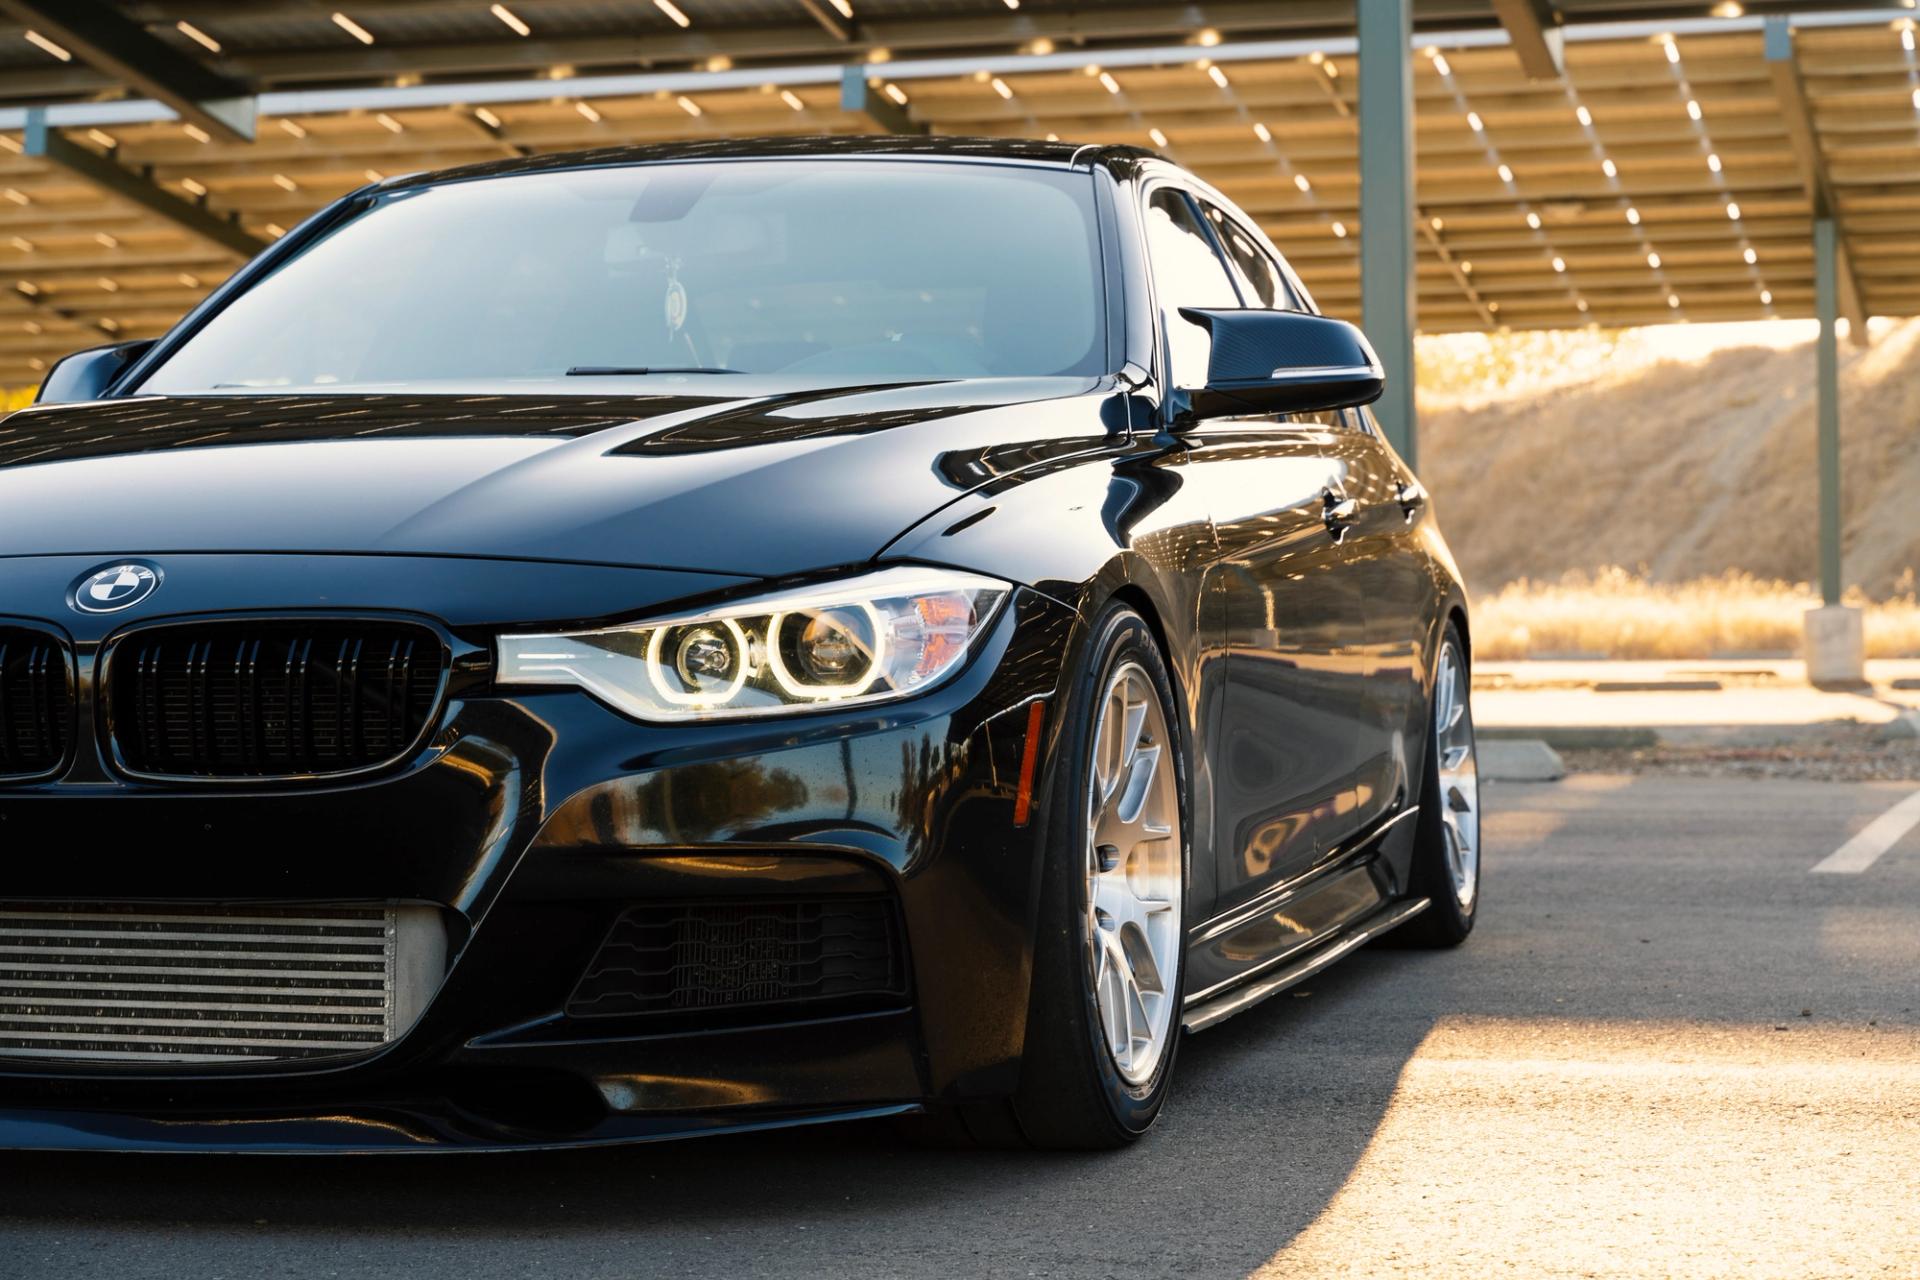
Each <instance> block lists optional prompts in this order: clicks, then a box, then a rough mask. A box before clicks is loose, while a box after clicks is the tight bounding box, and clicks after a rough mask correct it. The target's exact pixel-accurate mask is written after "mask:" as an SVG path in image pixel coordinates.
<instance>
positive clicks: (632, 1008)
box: [567, 898, 906, 1017]
mask: <svg viewBox="0 0 1920 1280" xmlns="http://www.w3.org/2000/svg"><path fill="white" fill-rule="evenodd" d="M905 994H906V975H905V967H904V964H903V961H902V955H901V948H900V944H899V930H898V926H897V924H896V922H895V913H894V908H893V903H892V901H891V900H889V899H886V898H829V899H819V900H780V899H775V900H753V901H736V902H692V903H688V902H674V903H654V904H648V905H646V906H640V907H634V908H633V909H631V910H629V911H628V912H627V913H626V914H624V915H622V916H621V917H620V919H619V920H618V921H616V922H615V923H614V926H613V929H612V930H611V931H610V932H609V933H608V935H607V938H606V941H605V942H603V943H602V944H601V946H600V950H599V952H598V953H597V954H596V955H595V956H594V958H593V962H592V963H591V964H590V965H589V966H588V967H587V971H586V973H584V974H583V975H582V976H581V978H580V982H579V984H578V985H577V986H576V987H575V989H574V992H573V996H572V998H571V999H570V1000H568V1002H567V1013H568V1014H569V1015H571V1016H573V1017H607V1016H616V1015H631V1014H641V1013H668V1012H675V1011H690V1010H724V1009H737V1008H746V1007H750V1006H756V1005H780V1004H800V1003H811V1002H816V1001H831V1000H835V999H840V998H850V997H861V996H904V995H905Z"/></svg>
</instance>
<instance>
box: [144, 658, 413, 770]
mask: <svg viewBox="0 0 1920 1280" xmlns="http://www.w3.org/2000/svg"><path fill="white" fill-rule="evenodd" d="M444 664H445V649H444V647H443V646H442V645H441V643H440V638H439V637H438V636H436V635H435V634H434V633H433V632H431V631H429V630H427V629H426V628H424V627H418V626H413V625H410V624H406V623H377V622H327V621H315V622H292V621H288V622H211V623H196V624H192V625H188V626H180V627H157V628H153V629H151V630H148V631H140V632H136V633H134V634H133V635H131V636H129V637H127V638H126V639H125V640H123V641H121V642H120V643H119V644H118V645H117V646H115V648H114V651H113V657H112V661H111V663H110V665H109V674H108V680H109V682H110V684H111V688H110V689H109V691H108V694H107V696H108V700H109V706H110V707H111V708H112V714H113V737H114V746H115V748H116V749H117V750H118V752H119V756H120V759H121V761H122V762H123V763H124V764H125V765H126V766H127V767H128V768H129V769H132V770H133V771H135V772H137V773H144V774H155V775H163V776H174V777H199V778H269V777H298V776H312V775H325V774H333V773H348V772H353V771H355V770H359V769H367V768H373V767H377V766H379V765H383V764H388V763H391V762H393V761H394V760H397V759H399V758H400V757H401V756H403V755H405V754H406V753H407V751H408V750H409V749H411V748H412V747H413V745H414V744H415V743H416V742H418V741H419V739H420V737H421V735H422V734H423V733H425V732H426V729H427V726H428V724H429V723H430V721H431V718H432V716H433V713H434V711H435V708H436V707H437V705H438V703H439V698H440V685H441V673H442V669H443V667H444Z"/></svg>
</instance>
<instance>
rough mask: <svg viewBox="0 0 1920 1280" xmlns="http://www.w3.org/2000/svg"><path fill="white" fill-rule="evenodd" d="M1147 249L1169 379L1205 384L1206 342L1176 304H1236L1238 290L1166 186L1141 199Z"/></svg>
mask: <svg viewBox="0 0 1920 1280" xmlns="http://www.w3.org/2000/svg"><path fill="white" fill-rule="evenodd" d="M1147 253H1148V255H1149V257H1150V258H1151V261H1152V270H1153V291H1154V294H1155V296H1156V297H1157V299H1158V300H1159V305H1160V313H1161V316H1162V323H1163V324H1164V325H1165V326H1166V334H1167V347H1168V349H1169V351H1170V353H1171V355H1172V360H1173V369H1172V375H1173V384H1174V385H1175V386H1177V387H1201V386H1205V385H1206V382H1207V358H1208V356H1209V355H1210V354H1211V352H1212V343H1211V340H1210V339H1209V338H1208V337H1207V331H1206V330H1205V329H1203V328H1201V327H1200V326H1199V325H1197V324H1195V323H1193V322H1192V321H1191V320H1185V319H1182V318H1181V316H1180V308H1181V307H1237V306H1240V305H1241V303H1240V295H1239V294H1238V293H1237V292H1236V291H1235V290H1234V286H1233V280H1232V278H1231V277H1229V276H1228V275H1227V269H1226V267H1225V265H1223V264H1222V263H1221V261H1220V255H1219V254H1218V253H1216V252H1214V248H1213V241H1212V239H1211V238H1210V237H1209V236H1208V235H1207V231H1206V228H1205V227H1203V226H1201V225H1200V220H1199V219H1198V218H1196V217H1195V216H1194V213H1193V206H1192V205H1190V204H1188V203H1187V198H1186V196H1185V195H1184V194H1182V193H1181V192H1180V191H1178V190H1176V189H1174V188H1172V187H1161V188H1160V189H1159V190H1157V191H1155V192H1154V193H1153V195H1152V197H1151V198H1150V199H1149V200H1148V202H1147Z"/></svg>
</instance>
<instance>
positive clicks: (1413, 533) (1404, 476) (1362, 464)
mask: <svg viewBox="0 0 1920 1280" xmlns="http://www.w3.org/2000/svg"><path fill="white" fill-rule="evenodd" d="M1346 416H1347V418H1348V420H1349V422H1350V424H1351V425H1350V427H1349V430H1350V431H1351V432H1352V435H1353V438H1354V441H1355V445H1356V447H1355V449H1354V455H1353V456H1354V470H1353V480H1352V493H1353V496H1354V499H1355V501H1356V502H1357V503H1358V511H1357V513H1356V519H1355V524H1354V527H1353V530H1352V532H1351V533H1350V534H1349V535H1348V536H1349V538H1350V539H1351V541H1352V547H1351V548H1350V552H1351V556H1352V572H1353V574H1354V576H1355V579H1356V581H1357V583H1358V586H1359V590H1360V596H1361V602H1362V607H1363V609H1364V611H1365V614H1366V624H1367V693H1368V698H1369V706H1370V711H1369V714H1368V717H1367V718H1368V722H1369V723H1368V727H1367V733H1366V740H1365V741H1366V749H1365V751H1364V752H1363V756H1364V759H1363V761H1362V766H1361V773H1360V779H1359V792H1358V794H1357V796H1356V800H1357V803H1358V805H1359V812H1360V816H1361V817H1362V819H1363V820H1369V821H1370V820H1372V819H1373V818H1377V817H1381V816H1384V815H1385V814H1388V813H1391V812H1394V811H1396V810H1398V809H1399V808H1401V807H1402V806H1404V805H1409V804H1413V803H1415V802H1416V801H1417V800H1418V799H1419V795H1418V791H1419V787H1418V782H1417V774H1416V773H1415V772H1414V768H1415V766H1416V765H1417V764H1418V762H1419V761H1420V759H1421V758H1422V752H1423V750H1424V744H1425V738H1424V736H1423V735H1424V733H1425V730H1426V716H1425V710H1426V697H1425V693H1424V689H1425V673H1426V670H1427V667H1428V665H1429V656H1428V654H1427V647H1428V644H1429V641H1430V634H1429V620H1430V619H1431V618H1432V617H1433V609H1434V584H1433V578H1432V574H1431V571H1430V567H1429V563H1428V560H1427V557H1426V556H1425V555H1424V554H1423V553H1422V551H1421V549H1420V546H1419V526H1420V522H1421V520H1422V519H1423V518H1425V516H1426V492H1425V490H1423V489H1422V488H1421V487H1420V482H1419V481H1418V480H1417V479H1415V478H1414V475H1413V472H1412V471H1410V470H1409V469H1408V468H1407V466H1406V464H1405V463H1404V462H1402V461H1401V460H1400V455H1399V454H1397V453H1395V452H1394V450H1393V447H1392V446H1391V445H1389V444H1388V443H1387V440H1386V437H1385V436H1384V435H1383V434H1382V433H1381V431H1380V426H1379V424H1378V423H1377V422H1375V421H1374V420H1373V415H1372V414H1371V413H1368V412H1367V411H1366V410H1364V409H1362V410H1356V411H1354V412H1352V413H1350V414H1348V415H1346Z"/></svg>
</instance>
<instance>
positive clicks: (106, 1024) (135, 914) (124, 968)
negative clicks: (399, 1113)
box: [0, 904, 438, 1063]
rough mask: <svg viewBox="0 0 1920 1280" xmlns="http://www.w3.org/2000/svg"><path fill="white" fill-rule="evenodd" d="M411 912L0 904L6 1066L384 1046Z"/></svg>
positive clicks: (394, 1015) (316, 1053) (390, 1033)
mask: <svg viewBox="0 0 1920 1280" xmlns="http://www.w3.org/2000/svg"><path fill="white" fill-rule="evenodd" d="M428 910H429V911H430V909H428ZM420 911H422V909H420V908H411V909H408V911H407V912H406V913H404V914H408V915H411V914H413V913H416V912H420ZM402 914H403V912H401V911H395V910H385V909H381V908H377V907H375V908H285V909H282V908H272V907H257V908H245V909H234V910H226V909H221V908H182V909H178V910H173V909H164V908H163V909H154V908H150V907H145V906H140V907H133V906H127V907H122V906H118V905H107V904H87V905H60V906H41V905H34V906H30V907H29V906H21V905H10V904H0V1058H59V1059H66V1060H70V1061H71V1060H80V1061H91V1062H155V1061H167V1062H176V1063H193V1062H229V1061H245V1060H249V1059H254V1060H259V1059H273V1058H315V1057H322V1056H325V1055H329V1054H343V1053H354V1052H364V1051H367V1050H371V1049H375V1048H378V1047H379V1046H381V1045H383V1044H385V1043H387V1041H389V1040H391V1039H393V1037H394V1036H395V1035H396V1034H398V1032H399V1031H400V1030H403V1029H404V1026H405V1024H404V1022H402V1021H401V1019H402V1018H403V1017H405V1016H407V1011H406V1010H403V1009H401V1008H399V1005H400V1003H402V1002H401V1001H397V1000H396V998H395V990H396V982H395V977H396V968H397V961H398V956H399V952H400V950H401V945H400V943H401V935H402V933H403V930H401V929H400V928H399V927H397V926H398V923H399V920H398V918H399V917H400V916H401V915H402ZM433 927H434V928H435V929H437V927H438V923H437V917H435V919H434V924H433Z"/></svg>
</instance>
